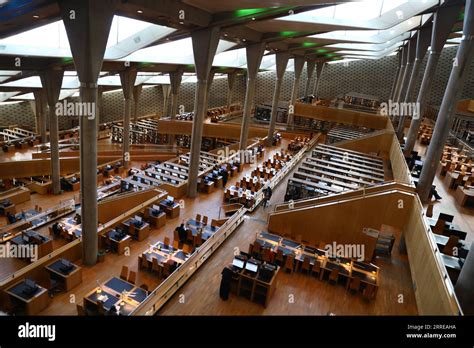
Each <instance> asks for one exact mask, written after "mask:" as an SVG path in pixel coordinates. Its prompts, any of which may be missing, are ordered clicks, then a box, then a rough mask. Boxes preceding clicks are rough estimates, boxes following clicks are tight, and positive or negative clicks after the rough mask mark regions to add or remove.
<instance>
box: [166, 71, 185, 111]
mask: <svg viewBox="0 0 474 348" xmlns="http://www.w3.org/2000/svg"><path fill="white" fill-rule="evenodd" d="M182 79H183V68H178V70H176V71H172V72H170V91H171V109H170V116H171V119H175V118H176V114H177V113H178V93H179V87H180V86H181V81H182ZM168 93H169V92H168Z"/></svg>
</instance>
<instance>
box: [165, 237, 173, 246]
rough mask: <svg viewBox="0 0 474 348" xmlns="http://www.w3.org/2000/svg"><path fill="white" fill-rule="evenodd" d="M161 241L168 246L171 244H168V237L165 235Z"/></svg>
mask: <svg viewBox="0 0 474 348" xmlns="http://www.w3.org/2000/svg"><path fill="white" fill-rule="evenodd" d="M163 243H164V244H165V245H168V246H169V245H171V244H170V239H169V238H168V237H165V240H164V242H163Z"/></svg>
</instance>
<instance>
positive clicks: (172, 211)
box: [160, 199, 181, 219]
mask: <svg viewBox="0 0 474 348" xmlns="http://www.w3.org/2000/svg"><path fill="white" fill-rule="evenodd" d="M160 207H161V208H162V209H163V210H164V211H165V213H166V215H167V216H168V217H169V218H170V219H174V218H177V217H178V216H179V214H180V210H181V207H180V205H179V204H178V203H176V202H173V204H172V205H170V204H168V201H167V200H166V199H165V200H162V201H161V202H160Z"/></svg>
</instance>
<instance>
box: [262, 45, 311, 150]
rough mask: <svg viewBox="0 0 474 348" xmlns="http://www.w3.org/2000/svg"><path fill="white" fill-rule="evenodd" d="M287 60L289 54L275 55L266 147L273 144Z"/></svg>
mask: <svg viewBox="0 0 474 348" xmlns="http://www.w3.org/2000/svg"><path fill="white" fill-rule="evenodd" d="M289 58H290V54H289V53H288V52H278V53H276V54H275V61H276V81H275V89H274V90H273V100H272V113H271V116H270V125H269V127H268V138H267V146H272V144H273V133H275V123H276V115H277V110H278V102H279V101H280V90H281V84H282V83H283V76H284V75H285V71H286V66H287V65H288V59H289ZM313 70H314V69H313Z"/></svg>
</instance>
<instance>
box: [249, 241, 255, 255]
mask: <svg viewBox="0 0 474 348" xmlns="http://www.w3.org/2000/svg"><path fill="white" fill-rule="evenodd" d="M253 248H254V246H253V244H252V243H250V244H249V252H248V254H249V255H253Z"/></svg>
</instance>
